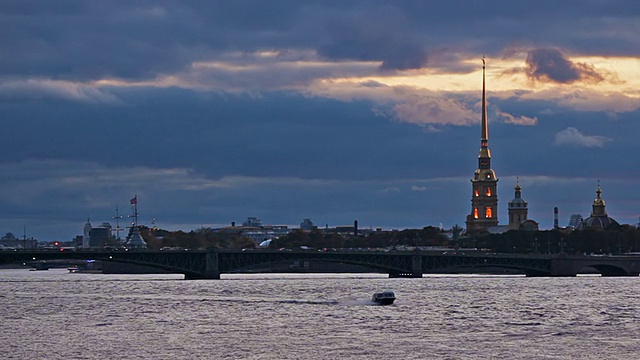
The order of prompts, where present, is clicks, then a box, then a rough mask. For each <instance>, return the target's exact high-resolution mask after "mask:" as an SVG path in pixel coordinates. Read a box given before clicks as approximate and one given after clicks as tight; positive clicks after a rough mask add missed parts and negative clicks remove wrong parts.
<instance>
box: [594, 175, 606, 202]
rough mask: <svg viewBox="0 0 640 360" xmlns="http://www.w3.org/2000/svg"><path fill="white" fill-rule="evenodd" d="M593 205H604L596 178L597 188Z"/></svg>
mask: <svg viewBox="0 0 640 360" xmlns="http://www.w3.org/2000/svg"><path fill="white" fill-rule="evenodd" d="M593 205H594V206H604V199H602V189H601V188H600V180H598V189H597V190H596V199H595V200H593Z"/></svg>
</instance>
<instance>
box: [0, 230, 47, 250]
mask: <svg viewBox="0 0 640 360" xmlns="http://www.w3.org/2000/svg"><path fill="white" fill-rule="evenodd" d="M37 247H38V240H35V239H34V238H22V239H19V238H17V237H16V236H15V235H13V233H10V232H8V233H6V234H5V235H4V236H3V237H2V238H0V248H10V249H35V248H37Z"/></svg>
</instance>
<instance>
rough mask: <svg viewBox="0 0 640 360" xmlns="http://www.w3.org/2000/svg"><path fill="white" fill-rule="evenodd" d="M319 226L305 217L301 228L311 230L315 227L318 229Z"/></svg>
mask: <svg viewBox="0 0 640 360" xmlns="http://www.w3.org/2000/svg"><path fill="white" fill-rule="evenodd" d="M317 228H318V227H317V226H315V225H314V224H313V222H311V220H310V219H304V220H302V222H301V223H300V230H307V231H311V230H313V229H317Z"/></svg>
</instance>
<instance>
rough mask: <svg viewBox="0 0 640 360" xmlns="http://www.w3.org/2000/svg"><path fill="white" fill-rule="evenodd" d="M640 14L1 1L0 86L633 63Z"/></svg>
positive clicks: (590, 6) (447, 6)
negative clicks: (287, 53)
mask: <svg viewBox="0 0 640 360" xmlns="http://www.w3.org/2000/svg"><path fill="white" fill-rule="evenodd" d="M638 6H640V5H637V4H635V3H634V2H631V1H626V2H625V1H617V2H615V3H614V4H613V5H609V2H607V3H606V5H605V3H602V2H598V1H595V2H587V3H585V2H576V1H563V2H557V1H541V2H536V3H535V4H534V3H532V4H520V3H518V4H515V3H514V4H505V3H504V2H501V1H483V2H469V1H448V2H421V1H407V2H396V1H374V2H370V1H349V2H341V1H335V2H327V1H295V2H293V1H268V2H265V1H260V0H257V1H255V0H245V1H232V2H225V1H214V2H208V1H203V2H172V1H136V2H107V1H104V2H102V1H101V2H78V1H56V2H55V5H52V4H51V3H50V2H47V1H29V2H24V1H3V2H2V3H0V34H1V35H0V49H1V50H2V56H0V76H3V77H15V76H29V77H47V78H54V79H79V80H86V79H88V80H95V79H101V78H104V77H119V78H125V79H151V78H155V77H157V76H158V75H160V74H166V73H172V72H176V71H180V70H182V69H186V68H189V66H191V64H192V63H194V62H197V61H208V60H215V59H218V58H220V57H221V56H224V53H227V52H230V51H238V52H252V51H261V50H276V51H277V50H287V49H297V50H316V51H317V52H318V53H319V54H321V55H323V56H325V57H326V58H327V59H333V60H343V59H354V60H370V61H379V62H380V63H381V64H382V68H383V69H415V68H421V67H424V66H426V65H427V59H429V62H430V61H431V56H432V54H433V53H441V54H442V53H445V54H460V53H474V54H482V53H486V54H487V55H488V56H498V55H499V54H501V53H502V51H503V49H504V48H505V46H508V45H507V44H513V43H519V44H525V45H529V46H531V44H532V43H533V42H535V41H538V39H544V40H545V42H546V43H548V44H550V45H551V46H555V47H558V48H568V49H577V50H580V52H581V53H584V54H599V53H602V52H606V53H607V54H609V55H614V54H630V53H634V54H637V52H638V50H637V49H639V48H640V47H639V46H638V42H637V41H638V40H637V37H635V36H620V34H624V33H625V32H626V29H628V28H633V26H634V25H633V24H635V23H637V15H636V16H634V14H637V13H638V9H637V8H638ZM568 16H571V19H572V21H571V22H567V21H566V18H567V17H568ZM592 44H593V45H592ZM442 58H445V59H448V60H447V61H446V62H443V63H441V64H438V63H436V64H435V66H444V65H448V66H450V67H451V68H454V69H460V67H461V65H460V63H459V60H460V59H456V58H455V57H452V56H451V55H448V56H447V55H445V56H443V57H442ZM583 71H586V70H583ZM558 76H560V75H558ZM565 76H568V75H566V74H565ZM568 78H569V79H570V78H571V77H570V76H569V77H568ZM560 79H561V80H562V79H563V78H562V77H561V76H560Z"/></svg>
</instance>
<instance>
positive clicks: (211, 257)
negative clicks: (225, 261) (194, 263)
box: [184, 250, 220, 280]
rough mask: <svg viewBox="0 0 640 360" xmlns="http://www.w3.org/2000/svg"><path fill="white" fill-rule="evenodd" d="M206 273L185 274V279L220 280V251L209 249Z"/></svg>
mask: <svg viewBox="0 0 640 360" xmlns="http://www.w3.org/2000/svg"><path fill="white" fill-rule="evenodd" d="M205 259H206V260H205V269H204V273H197V274H196V273H190V274H184V279H185V280H220V267H219V265H218V252H217V251H215V250H209V251H207V254H206V258H205Z"/></svg>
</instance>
